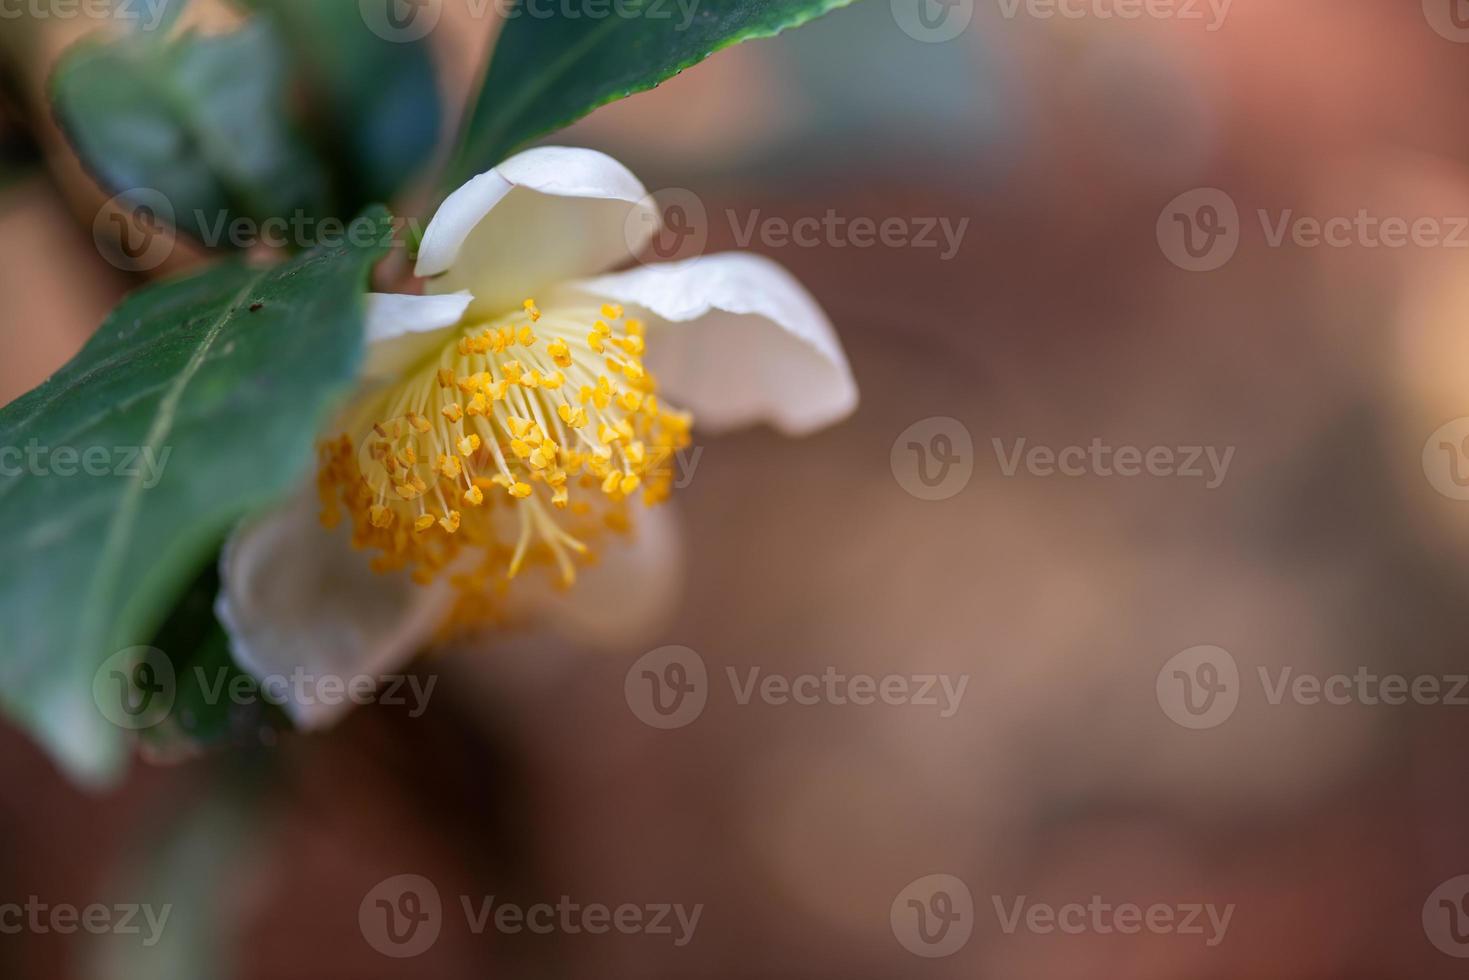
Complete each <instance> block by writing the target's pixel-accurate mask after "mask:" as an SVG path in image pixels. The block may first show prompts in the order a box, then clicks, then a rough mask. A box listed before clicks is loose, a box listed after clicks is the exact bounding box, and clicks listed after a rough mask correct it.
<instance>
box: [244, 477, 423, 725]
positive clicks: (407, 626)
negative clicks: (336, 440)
mask: <svg viewBox="0 0 1469 980" xmlns="http://www.w3.org/2000/svg"><path fill="white" fill-rule="evenodd" d="M318 509H319V504H318V503H317V499H316V494H315V492H314V488H312V487H309V486H307V487H304V488H303V489H302V491H300V492H298V493H296V494H295V496H293V497H292V498H291V499H290V500H288V501H286V502H285V503H284V504H283V505H282V506H281V507H280V508H279V509H277V510H274V511H271V512H268V513H266V514H264V515H262V516H261V517H260V518H258V519H256V520H255V521H253V522H250V523H248V524H244V525H241V526H240V527H239V528H238V529H237V530H236V531H235V533H234V534H233V535H232V536H231V538H230V540H229V542H228V543H227V544H226V546H225V550H224V554H223V556H222V557H221V559H220V575H221V578H222V582H221V587H220V594H219V601H218V603H217V605H216V609H215V611H216V613H217V614H218V616H219V620H220V622H221V623H222V624H224V627H225V631H226V632H227V633H228V634H229V638H230V646H231V649H232V651H233V653H234V656H235V661H236V662H237V663H238V664H240V666H241V667H242V668H244V669H245V670H247V671H248V672H249V673H251V674H252V675H254V676H255V678H256V679H257V680H262V681H263V680H264V679H265V678H267V677H270V676H283V677H285V678H287V679H288V680H289V679H290V678H291V677H292V675H293V672H295V671H297V670H300V671H302V672H303V673H304V675H305V677H306V678H307V679H308V681H310V682H313V683H314V682H316V681H319V680H320V679H323V678H337V677H340V678H343V679H345V680H350V679H351V678H353V677H357V676H364V675H365V676H371V677H379V676H381V675H382V674H383V673H385V672H390V671H393V670H396V669H398V668H400V667H402V666H403V665H404V664H406V663H407V662H408V660H410V659H411V658H412V657H413V655H414V654H416V653H417V652H418V651H419V649H420V648H421V647H422V646H423V645H424V644H425V643H426V641H427V640H428V638H429V636H430V635H431V633H432V631H433V630H434V628H435V627H436V626H437V625H438V624H439V622H440V621H441V619H442V616H443V614H444V612H445V611H446V609H447V606H448V602H449V595H448V593H447V590H446V589H443V588H435V587H427V588H425V587H422V586H418V585H415V584H413V583H412V582H411V581H409V579H408V578H407V577H406V576H404V575H382V574H379V573H377V572H374V571H372V569H371V568H369V567H368V561H369V558H368V556H367V555H366V554H365V553H364V552H361V551H357V550H354V549H353V548H352V546H351V543H350V541H349V539H348V533H347V531H346V529H345V528H344V527H343V528H338V529H337V530H336V531H327V530H326V529H325V528H324V527H322V526H321V522H320V521H319V520H318V518H317V514H318ZM310 689H311V688H310V686H309V685H308V686H307V690H310ZM287 690H288V691H289V693H290V694H291V696H292V698H293V700H291V701H290V702H288V703H287V705H286V706H285V707H286V710H287V711H288V712H289V713H290V714H291V716H292V718H293V719H294V720H295V721H296V723H297V724H298V725H300V726H301V727H303V728H320V727H323V726H325V725H329V724H331V723H332V722H333V721H335V720H336V719H337V718H338V717H339V716H340V715H342V714H343V713H345V712H346V710H347V709H348V708H350V707H351V703H350V702H348V703H346V704H338V705H328V704H321V703H319V701H320V700H321V699H318V698H308V699H307V702H310V703H306V702H301V701H297V700H295V699H294V698H295V694H296V685H295V684H291V685H289V686H288V687H287Z"/></svg>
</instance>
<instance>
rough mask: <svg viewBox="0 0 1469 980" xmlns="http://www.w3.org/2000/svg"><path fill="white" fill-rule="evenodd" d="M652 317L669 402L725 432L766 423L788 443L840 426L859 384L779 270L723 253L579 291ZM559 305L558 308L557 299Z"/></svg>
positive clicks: (587, 283) (831, 334)
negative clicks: (838, 424)
mask: <svg viewBox="0 0 1469 980" xmlns="http://www.w3.org/2000/svg"><path fill="white" fill-rule="evenodd" d="M577 293H580V294H582V295H584V296H587V297H592V298H596V299H599V300H600V299H611V300H615V301H616V302H619V303H622V304H624V305H625V306H627V307H632V308H634V309H635V310H636V311H639V312H640V313H641V314H642V315H644V316H645V317H646V318H647V320H648V323H647V328H648V353H647V362H648V366H649V367H650V368H652V370H653V373H654V374H656V375H657V377H658V381H659V386H660V388H661V389H662V390H664V391H666V392H667V394H668V397H669V400H670V401H671V402H672V403H673V404H675V405H677V406H679V407H680V408H686V409H689V410H691V411H692V412H693V413H694V419H695V424H696V425H698V426H699V427H700V428H701V429H705V430H708V431H718V430H721V429H731V428H736V427H738V426H743V425H749V424H751V423H754V422H760V421H766V422H769V423H770V424H772V425H774V426H775V427H776V428H777V429H779V430H780V431H781V432H784V433H785V434H786V435H793V436H795V435H805V434H806V433H809V432H813V431H815V430H817V429H820V428H822V427H824V426H828V425H831V424H832V423H834V422H838V421H840V420H841V419H843V418H845V417H846V416H848V415H850V414H851V413H852V411H853V410H854V409H855V408H856V407H857V383H856V382H855V381H854V380H853V378H852V370H851V368H850V367H849V366H848V364H847V358H846V355H845V354H843V353H842V345H841V342H840V341H838V340H837V336H836V332H835V331H834V330H833V329H832V326H831V321H830V320H828V319H827V317H826V314H825V313H824V312H823V311H822V309H821V307H820V306H819V305H818V304H817V302H816V300H815V299H813V298H812V296H811V294H810V293H808V292H807V291H806V289H805V288H804V287H803V286H802V285H801V284H800V283H799V282H797V281H796V279H795V277H794V276H792V275H791V274H790V273H789V272H787V271H786V270H785V269H784V268H782V267H781V266H780V265H779V264H777V263H775V262H773V261H771V260H770V259H767V258H765V257H763V256H760V255H754V254H750V253H745V252H724V253H720V254H718V255H705V256H699V257H696V258H692V259H686V260H684V261H682V262H669V263H664V264H660V265H648V266H644V267H642V268H638V269H633V270H631V271H628V272H622V273H614V274H612V275H607V276H599V277H597V278H595V279H587V280H584V281H582V282H579V283H574V284H572V285H571V286H570V287H569V289H568V291H567V293H563V294H562V295H563V296H564V295H574V294H577ZM558 302H559V299H558Z"/></svg>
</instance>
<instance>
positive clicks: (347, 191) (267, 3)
mask: <svg viewBox="0 0 1469 980" xmlns="http://www.w3.org/2000/svg"><path fill="white" fill-rule="evenodd" d="M240 2H242V3H243V4H244V5H245V6H247V7H250V8H252V9H255V10H258V11H262V12H264V13H267V14H269V15H270V16H271V17H273V18H275V19H276V21H277V23H278V24H279V25H280V28H281V36H282V37H283V38H285V40H286V43H287V44H288V45H289V46H290V48H291V50H292V52H293V54H294V61H295V66H296V74H297V75H298V76H299V77H300V79H301V81H302V82H303V83H304V84H303V86H302V88H303V90H304V92H305V94H306V100H307V112H308V113H309V115H310V116H311V119H312V123H313V125H312V127H311V132H312V133H313V134H314V136H315V137H316V141H317V143H318V145H319V146H320V147H321V150H322V155H323V156H324V157H326V158H327V159H329V160H330V161H331V166H332V168H333V170H334V171H335V173H336V176H337V184H338V188H339V191H338V193H339V195H341V197H342V203H343V206H344V209H345V210H346V211H347V212H348V213H355V212H356V210H357V209H358V208H360V207H361V206H363V205H365V204H368V203H370V202H372V201H389V200H392V199H393V198H394V197H395V196H396V195H397V194H398V193H399V192H400V191H401V190H402V189H403V186H404V185H405V184H406V183H407V181H408V180H409V178H411V177H412V176H413V175H414V174H415V172H416V171H417V170H418V169H419V168H420V167H422V166H423V165H424V164H425V163H426V162H427V161H428V159H429V157H430V156H431V155H432V154H433V151H434V148H435V144H436V142H437V140H438V137H439V125H440V115H441V113H440V108H439V92H438V87H437V84H436V82H435V79H434V66H433V60H432V58H431V56H430V51H429V45H428V41H427V40H426V39H415V40H402V41H390V40H388V39H386V38H383V37H380V36H378V35H377V34H375V33H373V31H372V30H371V29H370V28H369V27H368V23H367V19H366V15H365V14H364V12H363V9H362V3H359V2H355V0H240ZM362 2H369V0H362ZM370 2H374V3H377V4H379V5H383V6H384V7H385V6H386V5H387V4H390V3H397V2H399V0H370Z"/></svg>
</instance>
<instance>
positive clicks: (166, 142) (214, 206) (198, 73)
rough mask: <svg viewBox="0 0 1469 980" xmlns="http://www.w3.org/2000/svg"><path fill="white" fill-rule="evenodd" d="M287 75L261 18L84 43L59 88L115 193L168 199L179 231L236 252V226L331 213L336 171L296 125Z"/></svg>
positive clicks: (73, 131)
mask: <svg viewBox="0 0 1469 980" xmlns="http://www.w3.org/2000/svg"><path fill="white" fill-rule="evenodd" d="M284 79H285V55H284V53H283V51H282V49H281V46H280V43H279V41H278V40H277V39H276V37H275V34H274V32H273V31H272V30H271V28H270V25H269V24H268V23H266V22H264V21H257V22H254V23H251V24H248V25H246V26H245V27H244V28H242V29H240V30H239V31H236V32H235V33H233V34H225V35H217V36H208V37H205V36H200V35H195V34H188V35H184V36H183V37H180V38H178V39H177V40H171V41H164V40H163V39H161V38H159V37H156V36H154V35H152V34H135V35H130V36H127V37H124V38H122V39H120V40H117V41H115V42H101V41H97V40H88V41H84V42H83V43H81V44H79V45H77V46H76V47H74V48H72V49H71V50H69V51H68V52H67V53H66V55H65V56H64V57H63V58H62V59H61V62H60V64H59V65H58V66H57V69H56V71H55V74H54V75H53V76H52V79H51V87H52V99H53V102H54V105H55V110H56V115H57V118H58V120H59V121H60V122H61V125H62V128H63V129H64V130H65V131H66V133H67V135H68V136H69V138H70V139H71V142H72V145H73V146H74V147H75V148H76V151H77V154H78V156H80V157H81V159H82V162H83V163H84V164H86V166H87V167H88V169H89V170H91V171H92V173H93V174H94V175H95V176H96V178H97V179H98V181H100V182H101V184H102V185H103V186H104V187H106V188H107V189H108V190H109V191H110V192H111V193H114V194H123V195H125V196H127V198H128V199H129V200H130V201H132V202H134V203H138V201H139V200H140V199H141V201H142V202H143V203H147V204H149V205H150V206H155V201H157V200H158V199H159V198H160V196H161V199H162V200H163V201H165V202H166V203H167V207H168V209H170V210H172V212H173V215H172V220H173V222H174V223H176V224H177V225H178V227H179V228H182V229H183V230H184V231H187V232H188V233H190V234H191V235H193V236H194V237H196V238H198V239H199V240H200V241H201V242H204V243H205V244H206V245H210V246H227V245H229V244H230V240H229V238H230V236H229V235H228V225H229V222H230V221H232V220H233V219H236V218H246V219H250V220H251V221H252V222H255V223H256V224H257V225H258V223H260V222H263V221H265V219H267V218H271V217H283V218H290V217H292V216H294V215H295V214H296V212H297V211H301V212H304V213H305V214H307V215H311V216H322V215H327V214H330V213H331V208H330V206H329V204H328V202H327V200H326V197H325V195H326V189H327V182H326V175H325V174H324V172H323V170H322V168H321V165H320V164H319V163H318V162H317V160H316V159H315V157H314V156H313V155H312V153H311V151H310V149H309V148H308V147H307V146H306V144H305V143H303V142H302V141H301V139H300V137H299V135H298V134H297V133H296V132H294V131H293V130H292V128H291V126H290V124H289V123H288V122H287V116H286V97H285V85H284ZM156 209H157V208H156V206H155V210H156ZM164 217H165V218H168V217H169V216H168V215H164Z"/></svg>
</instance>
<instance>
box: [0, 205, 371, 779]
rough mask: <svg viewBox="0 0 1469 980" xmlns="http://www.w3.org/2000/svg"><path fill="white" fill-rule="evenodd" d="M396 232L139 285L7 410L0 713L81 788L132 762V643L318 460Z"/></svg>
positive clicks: (0, 501)
mask: <svg viewBox="0 0 1469 980" xmlns="http://www.w3.org/2000/svg"><path fill="white" fill-rule="evenodd" d="M390 231H391V229H390V224H389V220H388V217H387V215H386V213H385V212H383V211H382V210H381V209H378V210H377V211H375V212H374V213H372V214H371V215H369V216H367V217H365V218H363V219H359V221H357V222H355V223H354V224H353V225H352V226H351V228H350V229H349V230H348V231H347V234H346V236H345V237H346V239H347V241H348V242H349V243H350V244H347V245H343V246H342V247H340V248H335V249H330V250H328V249H318V250H317V251H314V252H311V253H308V254H306V255H303V256H301V257H299V258H297V259H296V260H294V261H292V262H289V263H287V264H284V265H279V266H275V267H273V268H268V269H260V268H251V267H249V266H246V265H244V264H241V263H234V262H231V263H224V264H221V265H217V266H214V267H212V268H210V269H208V270H207V271H205V272H202V273H199V274H197V275H194V276H190V277H188V278H184V279H177V280H173V281H170V282H164V283H160V284H158V285H155V286H150V287H148V288H146V289H144V290H141V291H139V292H137V293H135V294H134V295H132V296H131V297H129V298H128V299H127V300H125V301H124V302H123V304H122V305H121V306H119V307H118V309H117V310H116V311H115V312H114V313H113V314H112V316H111V317H109V318H108V320H107V321H106V322H105V323H104V324H103V325H102V327H101V328H100V330H99V331H98V332H97V334H96V336H94V337H93V338H92V340H91V341H90V342H89V343H88V344H87V345H86V347H84V348H83V349H82V351H81V353H79V354H78V355H77V356H76V357H75V358H74V359H73V360H72V361H71V362H70V363H69V364H67V365H66V366H65V367H64V368H62V369H61V371H60V372H58V373H57V374H56V376H54V377H53V378H51V379H50V380H49V381H47V382H46V383H45V384H44V385H42V386H41V387H40V388H37V389H36V390H35V391H32V392H30V393H29V394H27V395H24V396H23V397H21V398H20V399H18V400H17V401H15V402H14V403H12V404H11V405H9V406H7V407H5V408H4V409H0V623H3V624H4V628H3V629H0V706H3V707H4V709H5V710H6V711H7V712H8V713H9V714H11V715H12V716H13V717H14V718H16V719H17V720H19V721H20V722H21V723H22V724H24V725H25V726H27V727H28V728H29V729H30V730H31V731H32V732H33V733H34V734H35V735H36V736H37V737H38V738H39V739H40V740H41V741H42V742H43V743H44V744H45V745H46V746H47V747H48V748H49V749H50V750H51V751H52V752H53V753H54V754H55V755H56V757H57V758H58V759H59V761H60V762H61V763H62V764H63V765H64V766H65V767H66V768H67V769H68V770H69V771H70V772H71V773H72V774H74V775H75V776H76V777H78V778H79V779H83V780H90V781H95V782H101V781H105V780H107V779H108V778H110V777H113V776H115V775H116V773H117V772H118V770H119V769H120V768H121V764H122V761H123V758H124V756H125V738H124V734H125V733H124V726H123V725H122V724H119V723H117V722H115V721H109V715H110V716H112V717H113V718H116V716H117V711H116V709H117V707H118V703H119V702H118V700H117V699H116V696H115V695H114V696H113V697H114V700H112V701H111V702H109V701H108V700H107V698H106V696H105V692H106V691H107V690H109V689H110V687H109V685H110V683H111V680H112V679H114V678H117V679H121V678H127V677H131V676H134V675H133V674H132V668H133V667H134V666H135V665H136V661H137V660H138V659H139V657H140V656H141V654H139V653H136V652H133V651H132V648H134V647H139V646H142V645H145V644H148V643H149V642H150V640H152V638H153V637H154V635H155V632H156V631H157V629H158V628H159V626H160V625H161V624H162V623H163V621H164V619H165V615H166V613H167V612H168V610H169V609H170V608H172V606H173V604H174V602H175V600H177V599H178V597H179V596H180V594H181V593H182V592H183V590H184V588H185V587H186V586H187V585H189V583H190V582H192V581H194V579H195V577H196V576H197V575H198V574H199V571H200V569H201V568H202V567H203V566H204V565H205V564H206V563H207V562H208V561H209V560H210V559H211V557H212V555H213V552H214V549H215V547H216V545H217V544H218V542H219V541H220V539H221V538H222V537H223V536H224V535H225V534H226V533H227V532H228V530H229V528H230V527H231V526H232V524H233V523H234V522H235V521H236V520H237V519H239V518H240V517H241V516H243V515H245V514H247V513H249V512H251V511H252V510H256V509H259V508H261V507H263V506H265V505H266V504H268V503H270V502H272V501H273V500H276V499H278V498H279V497H281V496H282V495H284V494H285V493H287V492H288V491H289V490H290V489H291V488H292V487H293V486H294V485H295V484H296V483H297V481H298V480H300V479H301V478H302V474H303V473H304V472H305V470H306V469H307V467H308V466H309V464H310V461H311V459H312V456H313V447H314V443H315V439H316V433H317V429H318V427H319V426H320V425H321V424H322V422H323V421H324V419H325V417H326V414H327V413H328V412H329V411H330V410H331V409H332V407H333V406H334V405H335V404H336V403H337V400H338V399H339V398H340V397H341V396H342V395H343V394H344V393H345V392H346V391H347V390H349V388H350V386H351V385H352V383H353V381H354V379H355V378H356V375H357V370H358V366H359V363H360V361H361V357H362V309H363V293H364V287H365V283H366V279H367V273H368V270H369V268H370V267H371V265H372V264H373V263H374V262H375V261H376V260H377V259H378V258H379V257H380V256H381V255H382V254H383V252H384V251H385V250H386V246H387V243H388V241H389V235H390ZM124 651H128V652H126V653H124ZM114 658H120V660H115V659H114ZM104 667H105V668H106V669H104ZM94 680H97V682H98V687H97V689H96V690H95V691H94ZM125 689H126V684H125V683H124V690H125ZM132 727H138V726H132Z"/></svg>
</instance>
